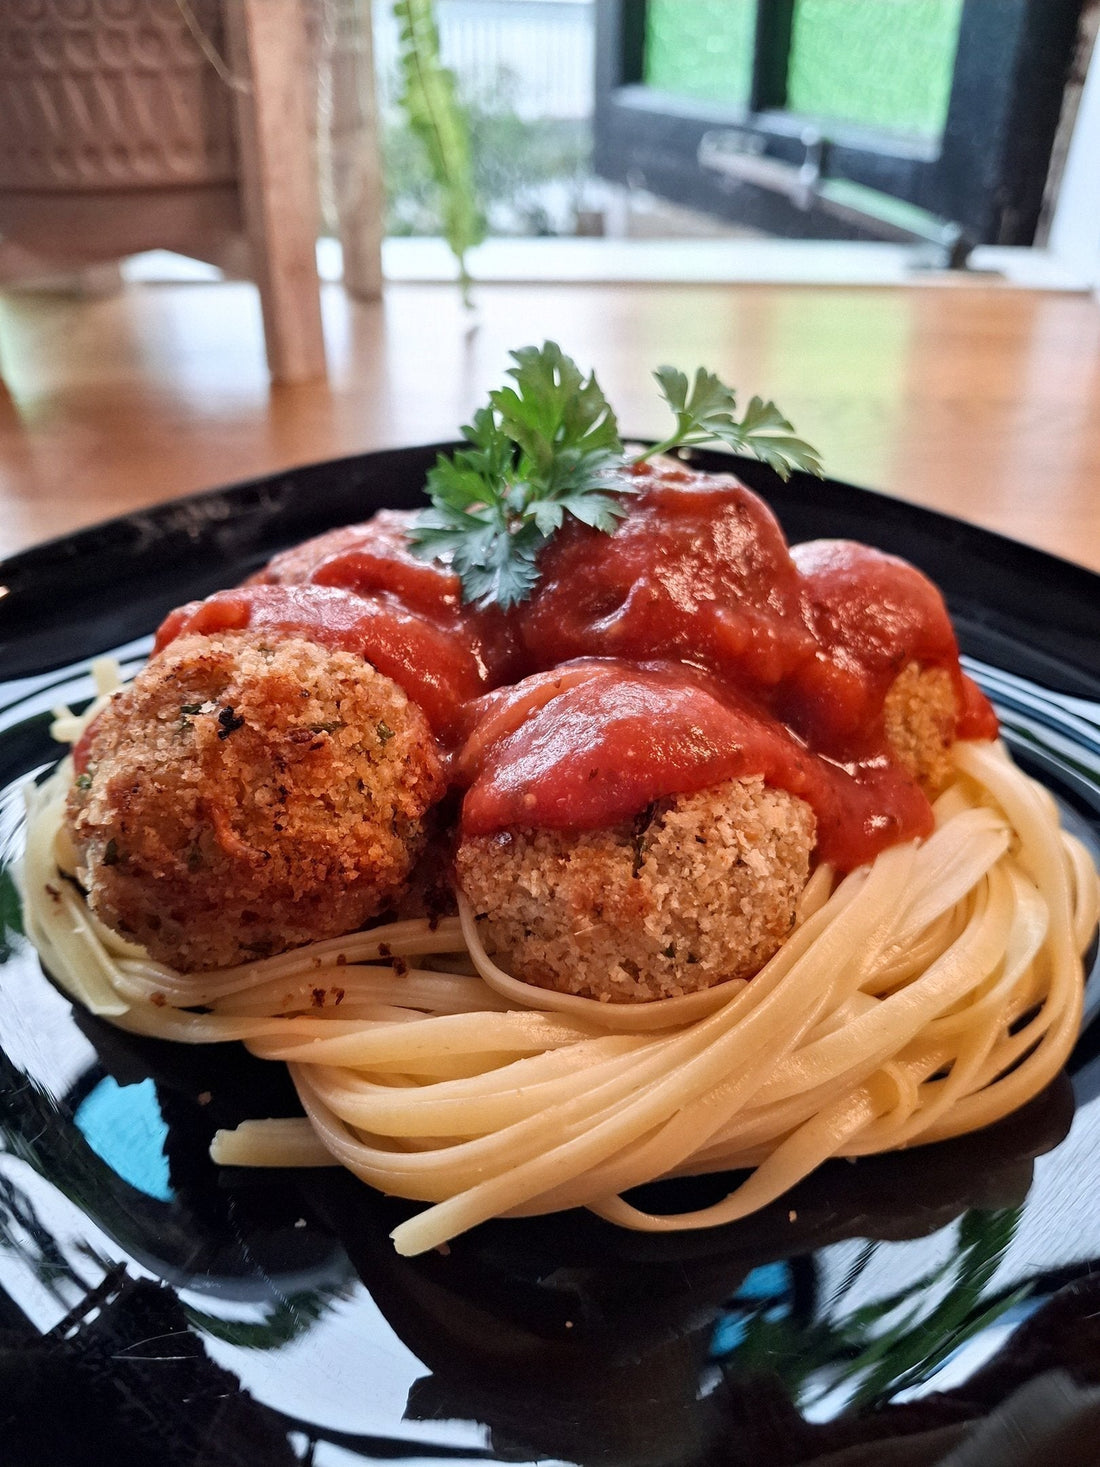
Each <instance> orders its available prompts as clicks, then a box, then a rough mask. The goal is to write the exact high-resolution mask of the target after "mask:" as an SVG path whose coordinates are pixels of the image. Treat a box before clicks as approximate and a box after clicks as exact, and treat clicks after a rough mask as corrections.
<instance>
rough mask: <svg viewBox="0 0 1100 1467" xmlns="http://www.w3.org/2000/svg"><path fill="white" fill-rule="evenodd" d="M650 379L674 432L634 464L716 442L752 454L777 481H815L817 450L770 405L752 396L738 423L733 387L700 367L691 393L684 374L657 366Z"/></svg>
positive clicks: (817, 470)
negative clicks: (810, 477)
mask: <svg viewBox="0 0 1100 1467" xmlns="http://www.w3.org/2000/svg"><path fill="white" fill-rule="evenodd" d="M653 375H654V377H655V378H656V379H657V385H658V386H659V387H660V389H661V396H662V397H663V398H664V400H665V401H666V402H667V403H668V405H669V407H670V408H671V409H672V411H673V412H674V413H675V414H676V431H675V432H674V433H670V434H669V436H668V437H667V438H666V439H665V440H664V441H663V442H662V443H657V444H654V446H653V447H652V448H647V449H646V451H645V452H644V453H643V454H640V455H639V456H638V458H636V459H635V460H634V462H635V463H644V462H645V461H646V459H649V458H653V457H654V455H655V454H659V453H669V452H671V450H672V449H674V448H690V447H693V446H694V445H695V444H698V443H712V442H715V441H717V442H719V443H724V444H725V445H726V446H727V447H728V448H732V449H734V450H735V452H737V453H751V454H752V455H753V457H754V458H758V459H762V460H763V462H764V463H766V464H767V465H768V467H769V468H772V469H774V470H775V472H776V473H777V474H778V475H779V477H780V478H781V479H784V480H786V479H789V478H790V476H791V470H792V469H800V470H801V471H802V472H803V473H809V474H816V475H817V476H818V477H819V478H820V476H821V456H820V454H819V453H818V451H817V449H816V448H812V447H811V446H810V444H808V443H806V442H804V441H803V440H802V439H801V438H799V437H798V436H797V434H796V433H795V431H794V427H793V425H792V424H791V423H789V422H788V421H787V419H786V418H785V417H784V416H783V414H782V413H781V412H780V411H779V409H778V408H777V407H776V405H775V403H774V402H765V401H764V399H763V398H762V397H754V398H753V399H752V400H751V401H750V403H749V405H748V407H747V408H746V409H745V415H744V417H743V418H742V419H741V420H740V422H738V420H737V397H736V394H735V393H734V391H733V389H732V387H727V386H726V384H725V383H724V382H723V381H722V380H721V378H719V377H718V376H716V375H715V373H713V372H708V371H707V370H706V368H705V367H700V368H699V369H698V371H697V372H696V373H695V381H694V382H693V383H692V384H691V388H690V391H689V389H688V379H687V376H686V375H685V374H684V373H683V372H679V371H677V370H676V368H675V367H658V369H657V370H656V372H654V374H653Z"/></svg>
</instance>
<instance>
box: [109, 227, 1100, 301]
mask: <svg viewBox="0 0 1100 1467" xmlns="http://www.w3.org/2000/svg"><path fill="white" fill-rule="evenodd" d="M919 261H920V255H919V247H918V246H908V245H894V244H864V243H855V242H851V243H847V242H843V243H834V242H832V241H817V240H813V241H803V240H699V239H691V240H652V239H633V240H632V239H626V240H623V239H615V240H612V239H491V240H487V241H486V243H485V244H482V245H479V246H478V247H477V248H476V249H474V250H471V251H470V254H469V256H468V262H469V268H470V273H471V275H472V276H473V278H474V280H475V282H481V283H484V284H535V283H538V284H551V283H554V282H558V283H563V284H574V285H576V284H601V285H603V284H624V285H627V284H660V283H667V284H673V285H683V284H688V285H821V286H900V285H906V286H910V285H928V286H938V287H951V286H959V285H979V284H980V285H992V286H999V287H1004V288H1016V289H1025V290H1052V291H1074V292H1087V291H1089V290H1092V289H1093V288H1094V286H1095V282H1094V281H1092V280H1091V279H1090V278H1089V276H1088V273H1087V272H1086V271H1084V270H1082V269H1081V268H1080V267H1074V266H1073V265H1072V264H1070V263H1067V262H1066V261H1064V260H1063V259H1061V258H1059V257H1058V256H1056V255H1054V254H1052V253H1051V252H1050V251H1048V250H1040V249H1027V248H1007V247H1000V246H994V245H982V246H979V247H978V248H977V249H976V250H974V252H973V254H972V255H971V258H970V266H969V268H968V269H966V270H935V269H929V268H927V267H924V268H922V267H921V265H920V263H919ZM317 263H318V267H319V270H320V274H321V278H322V280H326V281H339V280H340V279H341V277H342V265H343V261H342V255H341V250H340V245H339V242H338V241H337V240H334V239H322V240H319V241H318V246H317ZM382 267H383V274H384V275H385V278H386V279H387V280H389V281H394V282H406V283H418V284H421V283H423V284H427V283H436V282H447V281H453V280H455V279H456V277H457V269H456V266H455V262H454V259H453V257H452V255H451V253H450V250H449V249H448V248H447V245H446V244H445V242H444V241H443V240H442V239H412V238H403V239H387V240H386V241H385V242H384V244H383V246H382ZM123 274H124V276H125V277H126V279H128V280H134V281H143V282H157V283H160V282H168V281H171V282H183V281H210V280H218V279H220V278H221V272H220V271H218V270H216V269H215V268H214V267H213V266H211V265H205V264H202V263H200V262H198V261H195V260H185V259H184V258H183V257H182V256H179V255H172V254H170V253H169V252H168V251H165V250H153V251H150V252H149V253H147V254H144V255H135V256H134V257H133V258H132V259H130V260H128V261H126V262H125V264H124V265H123Z"/></svg>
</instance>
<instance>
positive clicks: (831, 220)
mask: <svg viewBox="0 0 1100 1467" xmlns="http://www.w3.org/2000/svg"><path fill="white" fill-rule="evenodd" d="M794 5H795V0H757V27H756V46H755V50H754V56H753V67H752V81H751V89H750V98H749V105H748V106H747V107H734V106H731V107H721V106H718V105H713V104H710V103H707V102H703V101H698V100H693V99H690V98H686V97H678V96H673V95H671V94H670V93H667V92H661V91H658V90H656V89H655V88H652V87H650V86H647V85H646V84H645V83H644V81H643V69H644V49H645V30H646V15H645V12H646V0H596V117H595V167H596V172H597V173H598V174H599V175H600V176H602V177H604V178H608V179H611V180H615V181H618V182H622V183H635V184H638V185H639V186H641V187H644V188H647V189H649V190H650V191H651V192H653V193H655V194H658V195H660V196H661V197H664V198H667V199H670V200H672V201H674V202H677V203H681V204H685V205H687V206H689V207H693V208H696V209H702V210H704V211H706V212H708V213H714V214H717V215H719V216H724V217H727V218H731V219H736V220H738V221H740V222H742V223H745V224H748V225H751V226H754V227H757V228H761V229H764V230H767V231H768V232H771V233H777V234H782V235H792V236H795V237H810V238H826V239H828V238H853V237H855V238H866V239H884V238H886V239H889V238H897V237H901V236H900V235H899V233H898V231H896V230H895V229H893V228H891V226H889V225H886V224H879V223H870V224H867V225H865V226H863V225H859V224H857V225H855V227H853V223H852V220H851V219H850V218H846V219H843V220H842V219H840V218H838V216H837V215H836V213H835V212H834V211H832V210H830V209H829V207H828V206H827V205H826V204H824V203H822V202H815V203H814V204H813V205H812V206H811V207H809V208H807V209H803V208H799V207H798V206H797V205H796V204H795V203H794V202H792V201H791V199H789V198H787V197H784V196H783V195H782V194H780V193H776V192H773V191H771V190H768V189H765V188H762V187H759V186H758V185H756V184H753V183H747V182H742V181H734V180H731V179H729V178H726V177H723V176H721V175H719V174H717V173H715V174H711V173H709V172H707V171H704V170H703V169H701V168H700V167H699V166H698V164H697V161H696V160H697V158H698V152H699V144H700V142H701V141H702V139H703V137H704V136H705V134H706V133H708V132H713V131H715V130H720V129H730V130H732V131H734V132H735V133H736V134H737V135H738V136H739V138H741V139H743V142H744V146H745V147H746V148H748V149H749V150H751V151H752V152H754V153H758V154H759V155H760V156H762V157H766V158H770V159H774V160H777V161H779V162H782V163H787V164H793V165H798V164H802V163H803V162H804V161H805V159H806V144H805V141H804V138H805V136H806V135H807V130H808V129H813V128H814V126H815V125H817V126H819V127H820V129H821V131H822V132H823V133H825V135H826V136H827V138H828V144H829V151H828V160H827V165H826V167H827V173H828V176H829V177H831V178H842V179H847V180H850V181H851V182H853V183H856V184H860V185H862V186H864V187H865V188H869V189H874V190H877V191H879V192H881V193H884V194H888V195H890V196H892V197H894V198H899V199H902V200H905V201H907V202H908V203H910V204H912V205H916V206H917V207H919V208H921V209H923V210H926V211H927V212H928V213H929V214H930V215H934V216H936V217H938V218H940V219H943V220H949V221H952V222H954V223H957V224H959V225H960V226H961V227H962V229H963V230H964V231H965V232H966V233H967V234H968V236H969V237H970V239H971V240H972V241H973V242H974V243H983V244H986V243H988V244H1007V245H1020V244H1030V243H1032V241H1033V240H1034V236H1035V228H1036V225H1037V223H1038V219H1039V212H1040V208H1041V205H1042V198H1043V189H1044V186H1045V183H1046V176H1047V170H1048V166H1049V160H1050V153H1051V148H1052V145H1053V142H1054V135H1055V131H1056V128H1057V125H1058V118H1059V114H1060V110H1061V105H1062V94H1063V91H1064V88H1065V85H1066V81H1067V77H1068V73H1069V67H1070V64H1071V61H1072V57H1073V51H1074V45H1075V42H1076V37H1077V25H1078V19H1079V15H1080V11H1081V7H1082V0H964V3H963V8H962V16H961V22H960V31H959V47H958V55H957V58H956V65H955V70H954V74H953V78H952V86H951V94H950V99H949V103H948V111H947V120H946V123H945V126H944V131H943V136H942V138H941V139H937V140H930V139H927V138H918V137H913V136H908V135H904V134H899V133H892V132H886V131H882V130H878V129H871V128H863V127H857V126H854V125H840V124H836V125H834V124H829V123H816V120H815V119H811V118H807V117H803V116H799V115H797V114H794V113H791V112H787V111H785V110H782V108H783V104H784V102H785V100H786V58H787V54H788V51H789V46H790V35H791V25H792V17H793V12H794ZM1004 77H1007V78H1008V81H1007V85H996V84H991V83H996V82H997V81H999V80H1000V79H1001V78H1004Z"/></svg>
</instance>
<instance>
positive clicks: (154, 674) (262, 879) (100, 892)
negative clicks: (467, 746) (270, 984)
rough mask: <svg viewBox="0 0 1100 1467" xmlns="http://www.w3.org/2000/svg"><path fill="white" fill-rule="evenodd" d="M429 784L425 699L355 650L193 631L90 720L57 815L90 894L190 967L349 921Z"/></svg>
mask: <svg viewBox="0 0 1100 1467" xmlns="http://www.w3.org/2000/svg"><path fill="white" fill-rule="evenodd" d="M443 783H444V782H443V777H442V771H441V768H440V763H439V759H438V756H437V754H436V751H435V745H434V742H433V740H432V737H431V734H430V732H429V730H428V726H427V723H426V721H425V719H424V716H423V714H422V713H421V712H420V710H419V709H418V708H417V707H415V705H413V704H411V703H410V702H409V701H408V699H407V698H406V696H405V694H404V693H403V692H402V691H401V689H400V688H398V687H397V686H396V684H395V683H393V682H391V681H390V679H388V678H386V677H383V676H382V675H381V674H380V673H378V672H376V671H375V670H374V669H373V668H372V667H370V666H369V665H367V664H366V663H364V662H363V661H362V660H361V659H360V658H358V657H354V656H352V655H351V654H349V653H346V652H329V651H328V650H326V649H324V648H322V647H319V646H317V645H316V644H314V643H312V642H308V641H305V640H303V639H300V638H290V639H287V640H284V641H280V642H278V643H276V644H274V645H271V646H268V645H266V644H265V643H264V641H263V639H262V637H260V636H259V635H258V634H256V633H240V634H225V635H220V636H214V637H204V636H197V635H191V636H185V637H181V638H180V639H179V640H178V641H176V642H174V643H172V645H171V646H170V647H169V648H167V649H166V651H165V652H164V653H162V654H161V655H160V656H159V657H157V658H155V659H154V661H153V662H151V663H150V664H149V666H148V667H147V668H146V669H145V670H144V671H143V672H141V673H140V674H139V675H138V677H137V679H136V680H135V681H134V683H133V684H132V685H131V686H130V687H129V688H127V689H125V690H124V691H122V692H121V693H119V694H117V695H116V697H115V698H114V700H113V701H112V702H111V704H110V705H109V706H108V707H107V708H106V709H105V710H104V712H103V713H102V714H101V715H100V716H99V718H98V719H97V720H96V722H95V724H94V725H93V729H92V733H91V738H90V747H89V751H88V766H87V773H86V774H85V775H84V776H83V777H81V778H78V779H77V781H76V783H75V784H74V786H73V789H72V791H71V793H70V796H69V803H68V823H69V829H70V832H71V835H72V838H73V841H74V843H75V845H76V848H77V851H78V854H79V859H80V870H79V875H80V877H81V879H82V881H83V882H84V883H85V885H86V887H87V890H88V898H89V902H90V904H91V906H92V908H93V910H94V911H95V912H96V913H97V914H98V915H99V916H100V917H101V918H102V919H103V920H104V921H105V922H107V923H108V925H110V926H111V927H113V928H115V930H117V931H119V932H120V933H123V934H124V935H126V936H129V937H131V938H133V939H134V940H136V941H138V942H140V943H142V944H144V945H145V946H146V947H147V948H148V950H149V952H150V953H151V954H152V955H153V957H155V958H157V959H158V960H160V961H163V962H166V963H169V964H171V965H172V966H173V967H175V968H178V969H180V970H181V971H197V970H201V969H207V968H215V967H222V966H226V965H229V964H233V963H238V962H243V961H247V960H248V959H250V958H256V957H260V956H265V955H267V954H269V953H274V952H281V951H283V950H284V949H286V948H289V947H295V946H298V945H300V944H302V943H305V942H310V941H314V940H316V939H320V938H325V937H331V936H337V935H340V934H342V933H345V932H349V931H352V930H354V929H355V928H357V927H360V926H362V925H363V923H364V922H366V921H367V920H368V919H369V918H370V917H372V916H374V915H375V914H376V913H377V912H379V911H380V910H382V909H383V908H384V907H385V906H386V905H388V904H389V903H390V902H391V901H392V900H393V899H394V898H395V897H396V896H398V895H399V894H400V892H401V890H402V889H403V886H404V883H405V880H406V878H407V876H408V874H409V871H410V869H411V867H412V864H413V862H414V860H415V858H416V856H417V854H418V852H419V850H420V847H421V844H422V829H421V827H422V818H423V816H424V814H425V812H426V811H427V810H428V808H429V807H430V806H431V805H432V804H433V803H434V802H435V801H436V800H437V799H438V798H439V797H440V795H441V794H442V792H443Z"/></svg>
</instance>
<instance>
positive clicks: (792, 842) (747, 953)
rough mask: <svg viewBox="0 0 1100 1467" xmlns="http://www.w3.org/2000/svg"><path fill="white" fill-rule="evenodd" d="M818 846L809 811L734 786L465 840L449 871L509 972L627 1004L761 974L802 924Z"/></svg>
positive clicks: (757, 787) (781, 797)
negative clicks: (591, 824) (800, 910)
mask: <svg viewBox="0 0 1100 1467" xmlns="http://www.w3.org/2000/svg"><path fill="white" fill-rule="evenodd" d="M815 836H816V822H815V819H814V815H813V812H812V811H811V809H810V807H809V806H808V805H807V804H806V803H805V802H804V801H802V800H800V799H797V798H795V796H793V795H790V794H787V793H786V792H785V791H783V790H776V789H771V788H769V787H767V786H766V785H765V784H764V781H763V780H762V779H760V778H751V779H736V780H730V781H728V782H727V783H725V784H721V785H716V786H714V787H712V788H710V789H706V790H702V791H700V792H699V793H696V794H691V795H681V796H677V797H676V798H674V799H668V800H662V801H660V802H659V803H658V804H656V805H654V806H653V807H651V809H650V810H649V811H647V812H646V814H645V815H644V816H642V817H639V819H638V820H636V821H634V822H633V824H626V825H620V826H616V827H614V828H612V829H604V830H591V831H582V832H580V833H576V834H574V833H569V832H565V831H557V830H521V831H515V832H510V833H504V834H500V835H492V836H478V837H475V838H471V839H467V840H465V841H463V842H462V844H461V845H460V846H459V848H458V851H457V854H456V858H455V861H456V872H457V878H458V884H459V887H460V889H461V890H462V892H463V893H464V895H465V896H466V898H467V900H468V901H469V902H470V903H471V905H472V907H473V909H474V911H475V912H476V913H477V915H478V917H479V918H481V919H482V922H481V928H480V931H481V933H482V936H483V940H484V941H485V943H486V945H487V946H488V947H489V949H490V951H492V952H493V953H495V956H496V960H497V961H498V962H499V963H500V965H501V966H502V967H503V968H505V969H507V970H508V971H509V972H511V973H513V974H514V975H515V976H516V977H518V978H523V979H525V980H526V981H527V982H529V983H534V984H538V985H539V986H540V987H543V988H554V989H557V990H558V991H559V992H563V993H575V994H580V995H582V996H583V997H586V998H597V999H601V1000H604V1001H611V1002H619V1003H624V1002H638V1001H645V1000H649V999H657V998H672V997H676V996H678V995H680V994H684V993H690V992H693V991H694V990H696V989H700V988H709V987H711V986H712V985H713V984H715V983H721V982H722V981H723V980H724V979H727V978H745V977H748V976H749V975H750V974H752V973H755V972H757V970H758V969H759V968H761V967H762V966H763V964H764V963H765V962H767V960H768V958H770V957H771V955H772V954H773V953H774V952H775V951H776V949H777V948H778V947H779V945H780V943H781V942H782V941H783V939H784V938H785V937H786V936H787V934H788V933H789V931H790V930H791V927H792V925H793V923H794V919H795V908H796V904H797V901H798V897H799V894H800V893H801V891H802V888H803V887H804V886H805V884H806V881H807V878H808V876H809V869H810V853H811V851H812V850H813V847H814V841H815Z"/></svg>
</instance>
